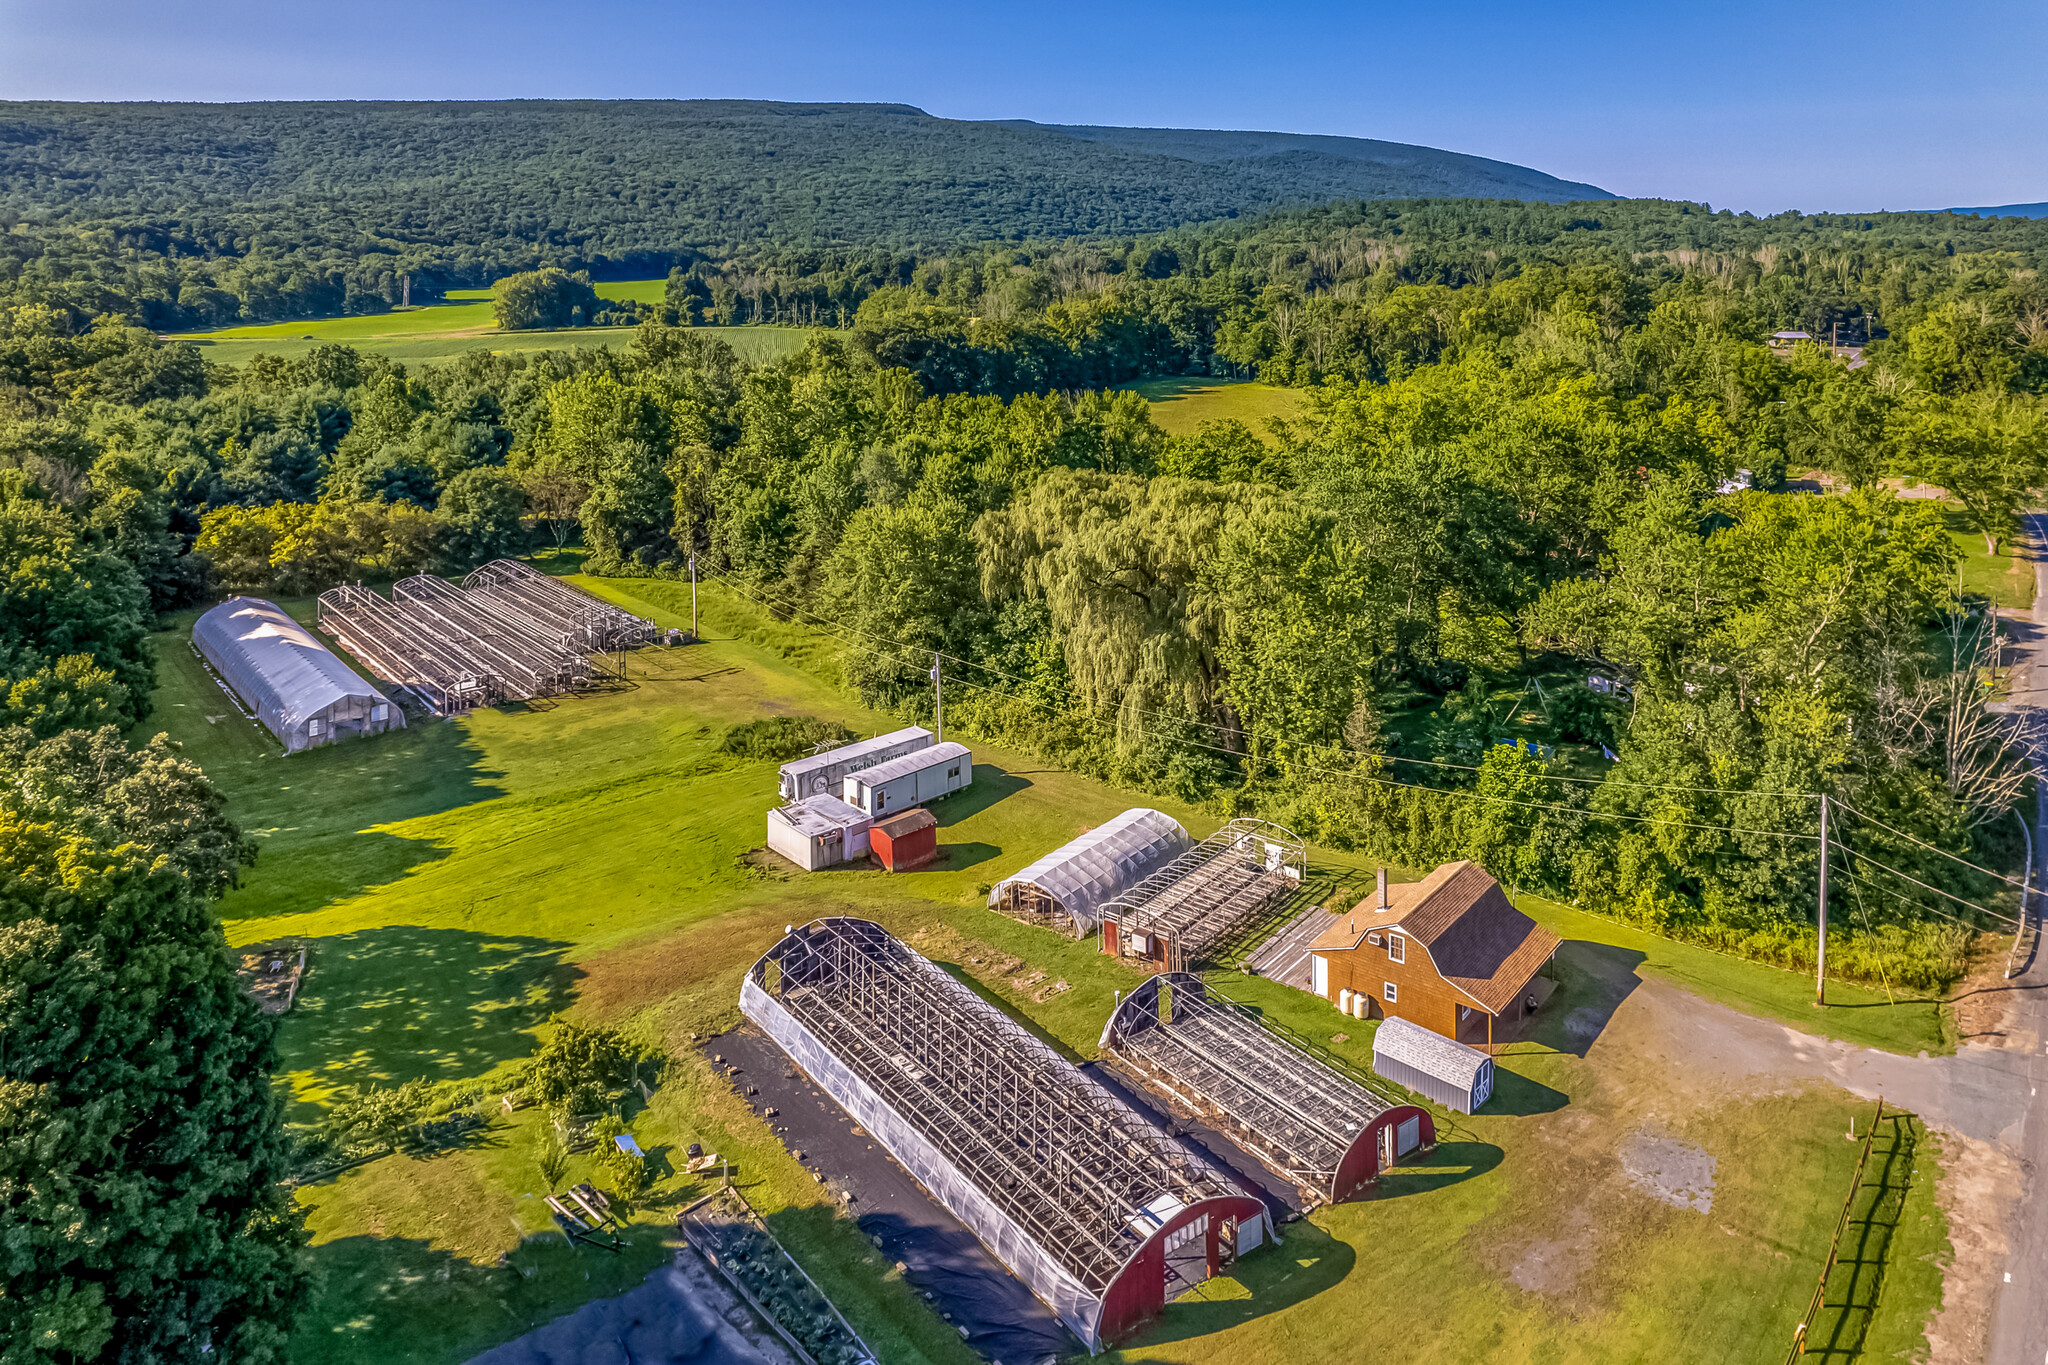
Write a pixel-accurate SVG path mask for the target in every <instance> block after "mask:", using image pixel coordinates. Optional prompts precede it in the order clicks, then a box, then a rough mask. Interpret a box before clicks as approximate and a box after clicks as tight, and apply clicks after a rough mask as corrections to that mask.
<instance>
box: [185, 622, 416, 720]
mask: <svg viewBox="0 0 2048 1365" xmlns="http://www.w3.org/2000/svg"><path fill="white" fill-rule="evenodd" d="M192 647H193V648H194V649H195V650H197V651H198V653H199V656H200V657H201V658H202V659H204V660H206V662H207V664H208V665H209V666H210V667H211V668H212V669H213V671H214V673H215V674H216V675H218V676H219V678H220V679H221V681H222V683H223V684H224V685H225V686H226V688H227V689H228V691H229V692H231V693H232V694H233V695H234V696H235V698H236V699H237V700H238V701H240V703H241V704H242V707H243V709H244V711H245V712H247V713H248V714H249V715H251V716H253V717H255V719H256V720H258V721H259V722H261V723H262V725H263V727H264V728H265V729H266V730H268V731H270V733H271V734H273V735H275V736H277V738H278V740H279V742H280V743H282V744H283V745H284V747H285V752H287V753H297V752H298V751H299V750H301V749H310V748H313V747H315V746H317V745H321V744H331V743H333V742H334V741H335V740H337V739H347V738H349V737H351V736H354V735H374V734H381V733H383V732H384V731H386V730H392V729H403V728H405V713H404V712H403V711H401V710H400V709H399V708H398V707H396V706H394V705H392V704H391V699H390V698H388V697H386V696H385V695H384V694H383V693H382V692H380V691H378V690H377V689H376V688H375V687H373V686H371V685H370V684H369V683H368V682H367V681H365V680H364V678H363V677H362V675H361V674H359V673H357V672H356V671H355V670H354V669H352V668H350V667H349V666H348V664H346V663H345V662H343V660H342V659H341V656H340V655H338V654H336V653H335V652H334V651H333V650H331V649H329V648H328V647H327V646H326V645H324V644H322V643H321V642H320V641H319V639H318V638H317V637H315V636H314V634H313V632H312V631H310V630H307V629H306V628H305V627H304V626H302V625H300V624H299V623H298V622H297V621H294V620H293V619H292V618H291V617H290V616H288V615H286V614H285V611H284V609H283V608H282V607H279V606H278V605H277V604H276V603H274V602H266V601H264V600H263V599H262V598H260V597H230V598H229V599H228V600H227V601H225V602H222V603H221V604H220V605H219V606H217V607H214V608H213V609H212V610H210V611H208V612H206V613H205V614H204V615H202V616H201V617H200V618H199V619H198V620H197V621H195V622H193V623H192Z"/></svg>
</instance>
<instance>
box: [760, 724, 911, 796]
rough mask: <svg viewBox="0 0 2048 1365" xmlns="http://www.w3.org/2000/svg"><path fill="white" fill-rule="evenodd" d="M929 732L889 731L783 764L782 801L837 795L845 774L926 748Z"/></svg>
mask: <svg viewBox="0 0 2048 1365" xmlns="http://www.w3.org/2000/svg"><path fill="white" fill-rule="evenodd" d="M931 744H932V732H931V731H929V730H927V729H925V728H924V727H923V726H922V725H913V726H910V727H909V728H908V729H904V730H892V731H890V732H889V733H888V734H886V735H876V736H875V737H874V738H873V739H863V740H861V741H859V742H858V743H854V744H844V745H841V746H840V747H839V748H837V749H827V750H826V751H825V752H824V753H822V754H811V755H809V756H807V757H805V758H793V759H791V760H790V761H789V762H787V763H785V764H783V765H782V799H783V800H784V801H797V800H801V799H802V798H804V797H806V796H837V795H838V794H839V791H840V784H841V782H842V781H844V779H845V777H846V775H847V774H848V773H852V772H859V771H860V770H861V769H863V768H872V767H874V766H875V765H876V764H877V763H887V762H888V761H889V760H890V759H892V758H901V757H902V756H903V755H904V754H909V753H915V752H917V751H918V750H919V749H929V748H930V747H931Z"/></svg>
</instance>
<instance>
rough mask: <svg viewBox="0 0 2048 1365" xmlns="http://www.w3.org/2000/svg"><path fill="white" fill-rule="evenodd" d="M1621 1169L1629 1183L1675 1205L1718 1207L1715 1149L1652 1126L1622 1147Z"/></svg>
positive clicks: (1702, 1210) (1707, 1209) (1702, 1209)
mask: <svg viewBox="0 0 2048 1365" xmlns="http://www.w3.org/2000/svg"><path fill="white" fill-rule="evenodd" d="M1621 1169H1622V1170H1623V1171H1624V1172H1626V1173H1627V1175H1628V1179H1629V1183H1630V1184H1632V1185H1634V1186H1635V1187H1636V1188H1637V1189H1639V1190H1641V1191H1642V1192H1643V1193H1645V1194H1647V1195H1649V1196H1650V1197H1651V1198H1652V1199H1660V1200H1662V1201H1663V1202H1664V1203H1666V1204H1669V1205H1670V1206H1671V1207H1672V1208H1674V1209H1691V1210H1693V1211H1694V1212H1695V1213H1710V1212H1712V1211H1713V1208H1714V1156H1713V1153H1711V1152H1707V1151H1704V1150H1702V1149H1700V1148H1698V1147H1695V1146H1693V1145H1692V1144H1691V1143H1689V1142H1681V1141H1679V1140H1678V1139H1677V1138H1674V1137H1664V1136H1661V1135H1659V1134H1657V1133H1655V1132H1652V1131H1651V1130H1649V1129H1643V1130H1641V1131H1638V1132H1636V1133H1634V1134H1632V1135H1631V1136H1630V1137H1629V1140H1628V1141H1627V1142H1625V1143H1623V1144H1622V1147H1621Z"/></svg>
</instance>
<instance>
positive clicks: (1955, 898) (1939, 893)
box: [1837, 844, 2017, 924]
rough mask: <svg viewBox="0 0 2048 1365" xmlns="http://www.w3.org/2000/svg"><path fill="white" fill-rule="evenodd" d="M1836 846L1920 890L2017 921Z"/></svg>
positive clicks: (2003, 918)
mask: <svg viewBox="0 0 2048 1365" xmlns="http://www.w3.org/2000/svg"><path fill="white" fill-rule="evenodd" d="M1837 847H1839V848H1840V849H1841V850H1842V852H1844V853H1847V854H1849V855H1851V856H1852V857H1856V858H1861V859H1862V860H1863V861H1864V862H1866V863H1869V864H1870V865H1871V866H1872V867H1874V868H1877V869H1878V870H1879V871H1881V872H1889V873H1891V874H1892V875H1893V876H1894V877H1898V878H1900V879H1901V880H1903V881H1909V882H1911V883H1913V885H1915V886H1917V887H1919V888H1920V889H1921V890H1922V891H1932V892H1933V893H1934V894H1935V895H1937V896H1946V897H1948V899H1950V900H1952V901H1954V902H1955V903H1956V904H1957V905H1964V906H1968V907H1969V908H1970V909H1972V910H1975V911H1976V912H1977V913H1978V914H1980V915H1989V916H1990V917H1991V918H1992V919H1996V920H2004V921H2005V922H2006V923H2008V924H2016V923H2017V921H2015V920H2013V919H2011V918H2010V917H2009V916H2006V915H2001V914H1999V913H1998V912H1997V911H1996V910H1987V909H1986V908H1984V907H1983V906H1981V905H1979V904H1977V902H1975V901H1966V900H1964V899H1963V898H1962V897H1961V896H1958V895H1956V894H1955V893H1954V892H1951V891H1944V890H1942V889H1941V888H1940V887H1938V886H1929V885H1928V884H1927V883H1926V882H1923V881H1921V880H1920V879H1919V878H1918V877H1913V876H1908V875H1907V874H1906V873H1904V872H1901V871H1899V870H1898V869H1897V868H1896V867H1888V866H1886V865H1885V864H1884V863H1881V862H1879V861H1878V860H1877V859H1875V858H1873V857H1871V856H1870V855H1869V854H1868V853H1865V852H1864V851H1863V850H1861V849H1857V848H1850V847H1849V846H1848V845H1847V844H1838V845H1837Z"/></svg>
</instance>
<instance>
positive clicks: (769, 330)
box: [174, 280, 808, 365]
mask: <svg viewBox="0 0 2048 1365" xmlns="http://www.w3.org/2000/svg"><path fill="white" fill-rule="evenodd" d="M666 287H667V282H666V281H665V280H624V281H619V282H616V283H610V284H600V285H598V286H597V292H598V295H599V297H601V298H607V299H637V300H639V301H641V302H643V303H659V302H661V300H662V297H663V293H664V290H665V289H666ZM714 330H715V331H716V333H717V335H718V336H719V338H720V339H721V340H723V341H724V342H726V344H728V345H730V346H731V347H732V348H733V349H734V350H735V351H737V352H738V353H739V354H740V356H741V357H743V358H744V359H747V360H750V361H754V362H756V363H767V362H772V361H775V360H779V359H781V358H782V357H783V356H785V355H790V354H793V353H794V352H796V351H797V350H798V349H800V348H801V347H802V346H803V344H804V339H805V337H806V336H807V335H808V334H807V333H806V332H804V331H803V330H802V329H800V328H795V327H720V328H716V329H714ZM174 339H175V340H179V341H189V342H191V343H192V344H193V345H195V346H198V347H200V348H202V350H203V351H204V353H205V355H206V358H207V359H209V360H211V361H214V362H216V363H218V364H225V365H241V364H245V363H247V361H248V360H249V358H250V357H251V356H255V355H258V354H261V353H265V352H273V353H276V354H280V355H287V356H290V355H302V354H304V353H305V352H307V351H309V350H311V349H312V348H313V347H315V346H318V345H324V344H335V343H339V344H343V345H348V346H353V347H355V348H356V349H357V350H361V351H373V352H376V353H378V354H380V355H388V356H390V357H391V358H392V359H393V360H403V361H421V360H440V359H443V358H446V357H448V356H454V355H460V354H462V353H463V352H465V351H477V350H483V351H540V350H560V349H562V348H563V347H566V346H624V345H626V344H628V343H630V342H631V341H632V339H633V329H632V328H630V327H576V328H566V329H563V330H560V331H551V332H500V331H499V330H498V320H497V317H496V315H495V314H494V313H493V312H492V311H491V291H490V290H488V289H451V290H449V291H448V295H447V300H446V301H445V302H442V303H434V304H429V305H426V306H425V307H419V308H407V309H393V310H392V311H391V312H388V313H373V314H370V315H368V316H364V317H345V318H314V319H310V320H307V321H303V322H274V323H265V324H263V325H261V326H251V327H223V328H219V329H216V330H214V331H210V332H189V333H183V334H180V335H178V336H177V337H175V338H174Z"/></svg>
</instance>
